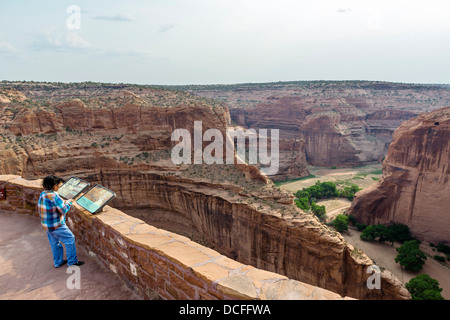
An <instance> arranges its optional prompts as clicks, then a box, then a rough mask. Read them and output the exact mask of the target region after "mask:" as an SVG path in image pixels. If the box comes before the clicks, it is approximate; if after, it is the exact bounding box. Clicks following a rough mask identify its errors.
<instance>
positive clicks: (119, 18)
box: [92, 13, 134, 22]
mask: <svg viewBox="0 0 450 320" xmlns="http://www.w3.org/2000/svg"><path fill="white" fill-rule="evenodd" d="M92 19H95V20H107V21H118V22H124V21H133V20H134V18H133V17H132V16H131V15H130V14H127V13H117V14H115V15H100V16H94V17H92Z"/></svg>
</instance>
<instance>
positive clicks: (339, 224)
mask: <svg viewBox="0 0 450 320" xmlns="http://www.w3.org/2000/svg"><path fill="white" fill-rule="evenodd" d="M333 226H334V228H335V229H336V230H337V231H338V232H342V231H347V230H348V217H347V216H346V215H343V214H338V215H337V216H336V219H334V222H333Z"/></svg>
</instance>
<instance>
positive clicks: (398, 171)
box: [350, 107, 450, 243]
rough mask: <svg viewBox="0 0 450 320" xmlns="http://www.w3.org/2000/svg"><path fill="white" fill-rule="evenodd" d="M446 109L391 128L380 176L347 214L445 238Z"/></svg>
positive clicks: (449, 138) (449, 221) (449, 116)
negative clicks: (389, 141) (390, 136)
mask: <svg viewBox="0 0 450 320" xmlns="http://www.w3.org/2000/svg"><path fill="white" fill-rule="evenodd" d="M449 173H450V108H449V107H447V108H442V109H439V110H436V111H433V112H429V113H423V114H421V115H419V116H418V117H416V118H414V119H411V120H408V121H406V122H404V123H403V124H402V125H401V126H400V127H399V128H398V129H397V130H396V131H395V133H394V137H393V141H392V143H391V145H390V147H389V151H388V154H387V156H386V159H385V160H384V162H383V177H382V179H381V180H380V181H379V182H378V183H377V184H376V185H374V186H373V187H371V188H368V189H366V190H363V191H361V192H359V193H358V194H357V197H356V199H355V200H354V201H353V203H352V206H351V208H350V210H351V214H352V215H353V216H355V218H356V219H357V220H359V221H361V222H364V223H366V224H376V223H385V224H389V223H393V222H395V223H402V224H406V225H408V226H409V228H410V230H411V233H412V234H413V235H414V236H416V237H417V238H419V239H421V240H425V241H432V242H445V243H450V233H449V230H450V210H449V208H450V197H449V195H450V183H449Z"/></svg>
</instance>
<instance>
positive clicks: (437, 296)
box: [406, 273, 445, 300]
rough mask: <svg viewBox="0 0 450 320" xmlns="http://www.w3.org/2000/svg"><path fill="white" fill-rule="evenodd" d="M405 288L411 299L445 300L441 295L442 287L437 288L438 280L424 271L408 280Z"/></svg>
mask: <svg viewBox="0 0 450 320" xmlns="http://www.w3.org/2000/svg"><path fill="white" fill-rule="evenodd" d="M406 289H408V291H409V293H410V294H411V297H412V299H413V300H445V299H444V297H442V295H441V291H442V288H439V282H438V281H437V280H436V279H433V278H431V277H430V276H429V275H428V274H426V273H424V274H419V275H418V276H416V277H414V278H412V279H411V280H409V282H408V283H407V284H406Z"/></svg>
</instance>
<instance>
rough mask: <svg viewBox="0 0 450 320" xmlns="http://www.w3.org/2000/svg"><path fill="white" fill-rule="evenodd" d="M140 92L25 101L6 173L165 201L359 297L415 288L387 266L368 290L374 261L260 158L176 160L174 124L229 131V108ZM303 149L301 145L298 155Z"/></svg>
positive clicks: (246, 246) (120, 199)
mask: <svg viewBox="0 0 450 320" xmlns="http://www.w3.org/2000/svg"><path fill="white" fill-rule="evenodd" d="M133 98H134V99H135V101H133V102H132V103H124V104H123V105H121V106H117V107H114V108H104V107H103V108H98V109H95V108H88V107H87V106H86V105H85V102H83V101H80V100H73V101H69V102H65V103H61V104H58V105H57V108H56V109H55V110H40V111H33V112H28V111H27V112H25V111H24V112H23V113H21V112H22V111H21V110H19V112H18V113H17V115H22V116H21V117H13V116H11V117H7V118H5V119H6V121H7V124H8V127H7V128H3V129H2V130H3V131H2V134H5V132H6V133H7V134H5V139H6V140H8V141H7V142H5V143H3V142H2V146H3V145H4V146H5V150H4V151H3V152H2V153H0V157H1V162H0V170H1V171H2V172H1V173H2V174H18V175H22V176H23V177H25V178H27V179H36V178H42V177H44V176H45V175H47V174H51V173H52V174H57V175H60V176H64V177H70V176H71V175H76V176H79V177H82V178H85V179H87V180H89V181H91V182H92V183H95V182H98V183H101V184H102V185H104V186H106V187H109V188H110V189H112V190H114V191H115V192H116V193H117V195H118V196H117V198H116V199H115V201H114V202H113V203H112V205H113V206H116V207H118V208H121V209H123V210H124V211H125V212H126V209H127V208H148V209H149V214H151V212H152V210H158V212H159V213H164V215H165V216H167V219H171V218H170V215H172V216H176V217H182V218H178V219H177V218H175V219H174V221H177V222H178V223H180V221H181V223H185V224H188V225H189V227H192V228H195V229H196V230H198V231H199V232H201V233H202V234H204V235H205V236H206V237H207V238H208V239H209V240H210V241H211V242H212V243H213V244H214V245H215V246H216V247H217V249H218V251H220V252H223V254H226V255H229V256H230V257H233V258H235V259H236V260H238V261H241V262H243V263H247V264H251V265H254V266H256V267H260V268H263V269H267V270H270V271H275V272H277V273H280V274H283V275H286V276H288V277H289V278H292V279H298V280H300V281H303V282H306V283H309V284H311V285H314V286H320V287H323V288H327V289H329V290H332V291H335V292H338V293H340V294H341V295H346V296H351V297H355V298H360V299H408V298H409V294H408V293H407V291H406V289H405V288H404V287H403V286H402V285H401V284H400V283H399V282H398V280H396V279H395V278H394V277H391V275H382V290H377V291H375V290H369V289H368V288H367V286H366V279H367V277H368V274H367V272H366V271H367V267H368V266H369V265H370V264H372V261H371V260H370V259H369V258H368V257H367V256H365V255H364V254H363V253H356V251H355V250H354V249H353V248H352V247H351V246H349V245H348V244H347V243H346V242H345V241H344V239H343V238H342V236H340V234H338V233H335V232H332V231H331V230H330V229H329V228H328V227H327V226H325V225H323V224H321V223H320V222H319V221H318V220H317V219H316V218H315V217H314V216H312V215H311V214H308V213H304V212H302V211H301V210H300V209H298V208H297V207H296V206H295V205H294V204H293V196H292V195H290V194H287V193H286V192H284V191H279V190H277V189H276V188H275V186H274V185H272V184H271V182H270V181H269V180H268V179H267V177H266V176H264V175H263V174H261V172H260V170H259V169H258V168H257V167H255V166H248V165H246V164H239V165H236V166H232V167H231V168H229V167H227V165H222V166H217V167H211V166H209V167H208V168H206V171H205V170H202V169H201V168H197V167H196V166H188V165H174V163H173V162H172V161H171V159H170V148H171V146H173V144H174V142H173V141H170V135H171V133H172V130H173V129H175V128H186V129H188V130H189V131H190V132H191V133H192V131H193V123H194V121H196V120H202V121H203V130H207V129H208V128H219V129H220V130H221V131H222V132H224V131H225V130H226V128H227V125H228V121H227V120H228V115H227V111H226V109H221V108H212V107H211V106H209V105H207V104H201V103H199V104H191V105H189V106H186V105H184V106H183V105H181V106H174V107H170V108H161V107H157V106H154V105H145V101H144V102H142V101H140V100H139V99H137V98H136V97H133ZM33 114H34V116H33ZM36 118H37V120H36ZM33 119H34V120H33ZM39 119H43V120H42V121H41V120H39ZM44 120H45V121H44ZM31 121H35V122H34V125H36V123H38V124H39V126H38V127H35V126H34V125H33V126H32V125H29V124H30V123H31ZM13 130H15V131H13ZM29 130H31V131H29ZM33 130H35V131H33ZM52 130H55V132H53V131H52ZM11 132H15V133H17V135H15V136H14V137H11ZM28 132H30V133H31V132H36V133H31V134H28ZM7 145H9V148H8V149H7V150H6V146H7ZM280 150H282V151H283V152H286V156H288V155H289V156H291V157H292V154H291V152H296V151H297V150H303V145H302V141H297V140H295V139H294V140H292V141H291V142H289V143H286V144H284V145H283V144H282V145H281V148H280ZM295 159H296V157H294V162H295ZM303 159H304V158H303V156H302V153H299V155H298V160H299V161H300V162H301V161H303ZM283 167H286V168H289V167H291V165H290V164H287V165H285V166H283ZM299 168H301V167H299ZM235 169H236V170H235ZM285 172H286V174H294V173H290V172H289V169H286V171H285Z"/></svg>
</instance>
